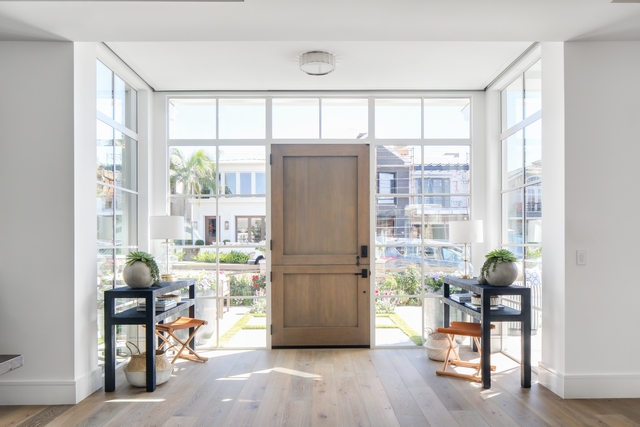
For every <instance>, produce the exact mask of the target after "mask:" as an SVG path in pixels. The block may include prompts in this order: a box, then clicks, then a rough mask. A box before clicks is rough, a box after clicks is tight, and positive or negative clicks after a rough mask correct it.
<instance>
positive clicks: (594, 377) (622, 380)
mask: <svg viewBox="0 0 640 427" xmlns="http://www.w3.org/2000/svg"><path fill="white" fill-rule="evenodd" d="M538 383H539V384H540V385H542V386H544V387H546V388H548V389H549V390H551V391H552V392H554V393H555V394H557V395H558V396H560V397H562V398H563V399H607V398H608V399H629V398H639V397H640V374H626V375H625V374H570V375H567V374H562V373H560V372H557V371H555V370H554V369H552V368H550V367H549V366H546V365H545V364H544V363H542V362H540V363H538Z"/></svg>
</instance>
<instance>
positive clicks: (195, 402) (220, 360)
mask: <svg viewBox="0 0 640 427" xmlns="http://www.w3.org/2000/svg"><path fill="white" fill-rule="evenodd" d="M241 355H242V353H241V352H225V353H223V354H222V355H221V356H217V357H216V363H215V364H213V365H210V366H211V371H210V372H209V374H208V375H204V376H203V377H202V378H201V381H200V382H199V383H198V384H194V387H193V393H190V394H189V395H188V396H185V399H183V400H182V402H183V403H182V406H181V407H180V408H179V409H178V411H177V412H176V413H175V414H174V415H175V416H182V417H196V418H197V417H199V416H200V414H201V413H202V412H203V411H204V410H205V408H206V407H207V405H208V402H209V400H210V399H211V396H212V395H213V394H214V393H216V392H217V391H218V389H219V388H220V387H221V386H222V384H223V381H220V379H222V378H226V377H227V376H229V375H230V372H231V370H232V369H233V367H234V366H235V365H236V363H237V362H238V359H239V358H240V356H241ZM211 361H212V359H211V358H209V360H208V361H207V363H210V362H211Z"/></svg>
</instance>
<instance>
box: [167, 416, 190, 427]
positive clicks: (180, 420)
mask: <svg viewBox="0 0 640 427" xmlns="http://www.w3.org/2000/svg"><path fill="white" fill-rule="evenodd" d="M197 420H198V419H197V418H196V417H171V418H169V419H168V420H167V422H166V423H164V424H162V427H193V426H194V425H195V423H196V421H197Z"/></svg>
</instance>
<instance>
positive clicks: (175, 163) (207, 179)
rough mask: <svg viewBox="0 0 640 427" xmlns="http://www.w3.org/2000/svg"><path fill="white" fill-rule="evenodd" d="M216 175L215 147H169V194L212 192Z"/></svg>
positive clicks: (215, 185)
mask: <svg viewBox="0 0 640 427" xmlns="http://www.w3.org/2000/svg"><path fill="white" fill-rule="evenodd" d="M217 176H218V174H216V149H215V147H206V148H203V147H169V177H170V187H171V194H214V193H215V192H216V191H217V188H218V180H217Z"/></svg>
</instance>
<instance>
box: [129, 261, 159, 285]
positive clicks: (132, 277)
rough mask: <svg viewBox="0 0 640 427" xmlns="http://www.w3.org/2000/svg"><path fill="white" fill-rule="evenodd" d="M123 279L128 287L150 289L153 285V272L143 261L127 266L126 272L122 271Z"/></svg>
mask: <svg viewBox="0 0 640 427" xmlns="http://www.w3.org/2000/svg"><path fill="white" fill-rule="evenodd" d="M122 279H123V280H124V283H126V284H127V286H129V287H130V288H134V289H138V288H149V287H151V285H153V277H151V270H150V269H149V267H147V264H145V263H144V262H142V261H136V262H134V263H133V264H131V265H129V264H127V265H125V267H124V270H122Z"/></svg>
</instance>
